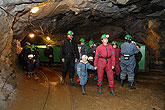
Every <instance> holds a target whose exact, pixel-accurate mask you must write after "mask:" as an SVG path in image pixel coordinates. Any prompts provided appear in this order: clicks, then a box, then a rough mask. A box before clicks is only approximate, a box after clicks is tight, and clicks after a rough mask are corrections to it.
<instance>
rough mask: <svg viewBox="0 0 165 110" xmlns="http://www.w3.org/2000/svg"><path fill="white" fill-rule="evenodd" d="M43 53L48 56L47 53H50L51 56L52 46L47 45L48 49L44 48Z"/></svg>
mask: <svg viewBox="0 0 165 110" xmlns="http://www.w3.org/2000/svg"><path fill="white" fill-rule="evenodd" d="M44 55H45V56H46V57H49V55H52V56H53V48H52V47H49V49H47V48H45V50H44Z"/></svg>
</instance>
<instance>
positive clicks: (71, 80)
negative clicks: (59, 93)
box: [70, 78, 76, 86]
mask: <svg viewBox="0 0 165 110" xmlns="http://www.w3.org/2000/svg"><path fill="white" fill-rule="evenodd" d="M70 85H71V86H76V84H75V83H74V82H73V78H71V79H70Z"/></svg>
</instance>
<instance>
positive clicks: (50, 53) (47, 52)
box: [44, 44, 54, 67]
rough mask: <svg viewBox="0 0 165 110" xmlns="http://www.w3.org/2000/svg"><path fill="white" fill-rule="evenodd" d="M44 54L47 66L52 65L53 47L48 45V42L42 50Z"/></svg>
mask: <svg viewBox="0 0 165 110" xmlns="http://www.w3.org/2000/svg"><path fill="white" fill-rule="evenodd" d="M44 55H45V56H46V57H48V66H49V67H50V66H52V63H53V62H54V59H53V48H52V47H50V46H49V45H48V44H46V48H45V50H44Z"/></svg>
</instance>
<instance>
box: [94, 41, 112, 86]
mask: <svg viewBox="0 0 165 110" xmlns="http://www.w3.org/2000/svg"><path fill="white" fill-rule="evenodd" d="M94 65H95V67H97V74H98V83H97V84H98V86H101V85H102V81H103V75H104V70H105V71H106V73H107V77H108V82H109V85H108V86H109V87H114V77H113V71H112V66H115V51H114V48H113V47H112V46H111V45H109V44H108V45H107V46H104V45H103V44H101V45H99V46H98V47H97V49H96V54H95V61H94Z"/></svg>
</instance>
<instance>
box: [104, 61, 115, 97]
mask: <svg viewBox="0 0 165 110" xmlns="http://www.w3.org/2000/svg"><path fill="white" fill-rule="evenodd" d="M105 71H106V73H107V77H108V83H109V84H108V86H109V87H110V92H111V94H112V95H113V96H115V95H116V94H115V92H114V77H113V71H112V66H109V64H107V66H106V68H105Z"/></svg>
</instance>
